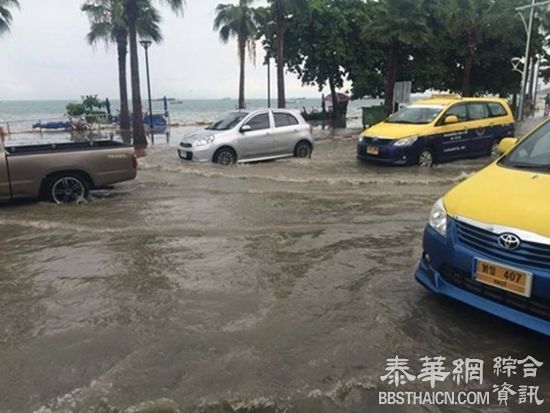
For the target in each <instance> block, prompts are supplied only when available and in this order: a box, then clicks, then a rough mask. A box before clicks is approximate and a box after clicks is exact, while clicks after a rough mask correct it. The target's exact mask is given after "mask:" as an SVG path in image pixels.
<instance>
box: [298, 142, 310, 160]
mask: <svg viewBox="0 0 550 413" xmlns="http://www.w3.org/2000/svg"><path fill="white" fill-rule="evenodd" d="M312 152H313V146H312V145H311V143H310V142H308V141H300V142H298V143H297V144H296V147H295V148H294V156H295V157H296V158H311V153H312Z"/></svg>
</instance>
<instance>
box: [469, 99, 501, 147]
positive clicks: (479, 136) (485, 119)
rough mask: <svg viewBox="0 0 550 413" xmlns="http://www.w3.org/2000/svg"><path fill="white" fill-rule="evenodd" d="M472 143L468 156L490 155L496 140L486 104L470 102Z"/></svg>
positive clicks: (470, 142)
mask: <svg viewBox="0 0 550 413" xmlns="http://www.w3.org/2000/svg"><path fill="white" fill-rule="evenodd" d="M467 106H468V117H469V120H470V121H469V129H470V133H469V136H470V141H469V142H468V149H467V153H466V156H477V155H482V154H488V153H489V148H490V147H491V143H492V142H493V140H494V139H496V136H495V133H494V132H495V131H494V128H493V127H492V126H493V125H492V124H491V119H490V117H489V109H488V107H487V104H486V103H485V102H468V104H467Z"/></svg>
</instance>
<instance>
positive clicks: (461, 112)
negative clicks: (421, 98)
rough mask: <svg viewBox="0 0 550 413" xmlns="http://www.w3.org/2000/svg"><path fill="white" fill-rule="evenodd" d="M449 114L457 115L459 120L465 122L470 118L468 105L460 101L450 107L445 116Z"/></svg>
mask: <svg viewBox="0 0 550 413" xmlns="http://www.w3.org/2000/svg"><path fill="white" fill-rule="evenodd" d="M447 116H456V117H457V118H458V121H459V122H465V121H467V120H468V111H467V110H466V105H465V104H463V103H459V104H458V105H454V106H452V107H450V108H449V110H448V111H447V113H446V114H445V117H447Z"/></svg>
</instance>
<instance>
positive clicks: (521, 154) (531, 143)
mask: <svg viewBox="0 0 550 413" xmlns="http://www.w3.org/2000/svg"><path fill="white" fill-rule="evenodd" d="M500 163H501V164H502V165H505V166H509V167H512V168H518V169H531V170H536V171H541V170H542V171H548V172H550V122H546V123H545V124H544V125H543V126H541V127H540V128H538V129H537V130H535V131H534V132H533V133H532V134H531V135H530V136H528V137H527V138H525V139H524V140H523V141H521V143H519V144H518V146H516V147H515V148H514V149H513V150H512V151H511V152H510V154H508V155H507V156H506V157H504V158H503V159H502V160H501V161H500Z"/></svg>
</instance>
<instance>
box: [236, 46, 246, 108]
mask: <svg viewBox="0 0 550 413" xmlns="http://www.w3.org/2000/svg"><path fill="white" fill-rule="evenodd" d="M238 42H239V62H240V75H239V109H245V108H246V102H245V99H244V81H245V60H246V59H245V58H246V42H245V41H244V40H243V39H241V38H239V40H238Z"/></svg>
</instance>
